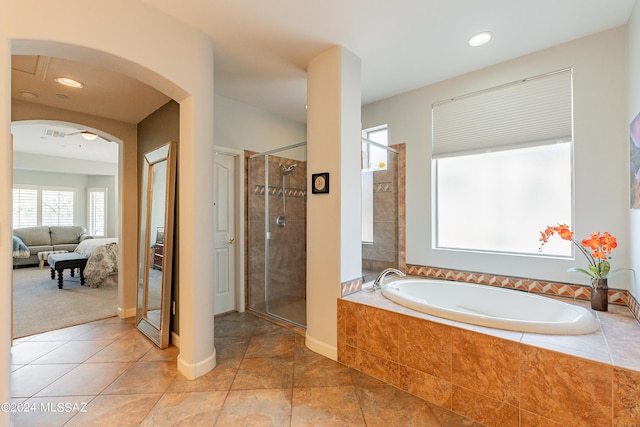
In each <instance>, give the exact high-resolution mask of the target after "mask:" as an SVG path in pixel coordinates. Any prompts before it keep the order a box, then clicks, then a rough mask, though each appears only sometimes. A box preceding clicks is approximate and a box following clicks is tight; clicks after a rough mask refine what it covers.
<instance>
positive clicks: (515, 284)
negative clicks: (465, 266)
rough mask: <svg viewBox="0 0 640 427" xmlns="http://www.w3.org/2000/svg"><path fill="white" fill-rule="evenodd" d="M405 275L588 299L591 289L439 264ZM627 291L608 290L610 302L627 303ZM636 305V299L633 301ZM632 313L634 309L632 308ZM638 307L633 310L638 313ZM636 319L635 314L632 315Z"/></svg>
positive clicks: (410, 269)
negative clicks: (440, 266)
mask: <svg viewBox="0 0 640 427" xmlns="http://www.w3.org/2000/svg"><path fill="white" fill-rule="evenodd" d="M406 273H407V274H410V275H415V276H425V277H433V278H437V279H445V280H455V281H458V282H467V283H475V284H478V285H488V286H497V287H502V288H508V289H517V290H519V291H525V292H533V293H539V294H546V295H554V296H561V297H567V298H573V299H581V300H590V299H591V288H590V287H588V286H583V285H576V284H573V283H561V282H547V281H543V280H536V279H525V278H521V277H511V276H494V275H492V274H487V273H477V272H471V271H460V270H449V269H445V268H438V267H426V266H420V265H407V271H406ZM629 300H630V298H629V293H628V292H627V291H625V290H621V289H609V303H610V304H618V305H627V306H628V305H629ZM636 305H637V302H636ZM631 311H632V312H633V310H631ZM637 311H638V310H636V312H637ZM634 316H635V317H636V319H637V318H638V315H637V314H634Z"/></svg>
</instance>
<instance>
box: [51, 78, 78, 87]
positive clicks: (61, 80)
mask: <svg viewBox="0 0 640 427" xmlns="http://www.w3.org/2000/svg"><path fill="white" fill-rule="evenodd" d="M54 80H55V81H56V82H57V83H60V84H61V85H65V86H68V87H75V88H78V89H81V88H83V87H84V84H82V83H81V82H79V81H78V80H74V79H71V78H69V77H56V78H55V79H54Z"/></svg>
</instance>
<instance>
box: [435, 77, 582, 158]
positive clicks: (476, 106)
mask: <svg viewBox="0 0 640 427" xmlns="http://www.w3.org/2000/svg"><path fill="white" fill-rule="evenodd" d="M571 80H572V71H571V70H570V69H567V70H562V71H558V72H554V73H549V74H545V75H543V76H538V77H532V78H529V79H525V80H521V81H517V82H513V83H510V84H506V85H502V86H498V87H495V88H491V89H487V90H483V91H479V92H475V93H471V94H469V95H464V96H460V97H457V98H454V99H451V100H447V101H442V102H439V103H436V104H434V105H433V106H432V115H433V117H432V119H433V122H432V125H433V154H432V156H433V157H434V158H438V157H445V156H451V155H456V154H461V153H467V154H468V153H474V152H484V151H488V150H496V149H504V148H514V147H519V146H531V145H539V144H540V143H544V142H557V141H569V140H571V135H572V101H571V100H572V93H571V91H572V84H571Z"/></svg>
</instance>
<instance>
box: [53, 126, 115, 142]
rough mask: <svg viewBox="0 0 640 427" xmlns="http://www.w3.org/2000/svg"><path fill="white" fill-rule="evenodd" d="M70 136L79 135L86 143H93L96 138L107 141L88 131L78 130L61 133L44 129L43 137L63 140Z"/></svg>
mask: <svg viewBox="0 0 640 427" xmlns="http://www.w3.org/2000/svg"><path fill="white" fill-rule="evenodd" d="M72 135H81V136H82V137H83V138H84V139H86V140H87V141H93V140H94V139H96V138H98V137H99V138H100V139H103V140H105V141H108V140H107V139H105V138H103V137H101V136H99V135H98V134H96V133H94V132H91V131H88V130H81V129H78V130H77V131H76V132H68V133H67V132H63V131H61V130H54V129H45V130H44V136H45V137H49V136H50V137H54V138H64V137H66V136H72Z"/></svg>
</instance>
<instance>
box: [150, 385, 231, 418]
mask: <svg viewBox="0 0 640 427" xmlns="http://www.w3.org/2000/svg"><path fill="white" fill-rule="evenodd" d="M226 397H227V392H226V391H213V392H196V393H165V394H164V395H163V396H162V398H161V399H160V400H159V401H158V403H156V405H155V406H154V407H153V409H152V410H151V412H150V413H149V415H147V416H146V418H145V419H144V420H143V421H142V423H141V424H140V426H141V427H157V426H185V427H199V426H202V427H207V426H213V423H214V422H215V420H216V419H217V418H218V414H219V413H220V410H221V409H222V405H223V403H224V400H225V398H226Z"/></svg>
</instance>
